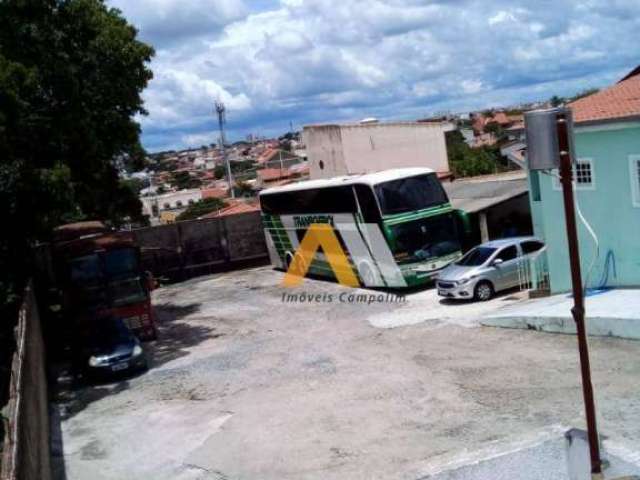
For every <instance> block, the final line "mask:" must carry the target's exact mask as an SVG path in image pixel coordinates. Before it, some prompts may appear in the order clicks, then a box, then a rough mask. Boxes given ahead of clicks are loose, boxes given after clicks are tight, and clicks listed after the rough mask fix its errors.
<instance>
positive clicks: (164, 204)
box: [140, 188, 202, 223]
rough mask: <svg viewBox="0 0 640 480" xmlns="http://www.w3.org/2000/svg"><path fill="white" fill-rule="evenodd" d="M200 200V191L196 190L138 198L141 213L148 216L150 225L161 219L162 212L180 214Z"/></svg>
mask: <svg viewBox="0 0 640 480" xmlns="http://www.w3.org/2000/svg"><path fill="white" fill-rule="evenodd" d="M200 199H202V193H201V191H200V189H197V188H193V189H189V190H178V191H175V192H168V193H163V194H160V195H151V196H147V197H140V201H141V202H142V213H143V214H145V215H149V218H150V219H151V220H152V223H153V221H157V220H158V219H162V218H163V216H162V213H163V212H167V211H171V212H177V213H180V212H181V211H183V210H185V209H186V208H187V207H188V206H189V205H191V204H192V203H195V202H197V201H199V200H200ZM165 217H166V216H165Z"/></svg>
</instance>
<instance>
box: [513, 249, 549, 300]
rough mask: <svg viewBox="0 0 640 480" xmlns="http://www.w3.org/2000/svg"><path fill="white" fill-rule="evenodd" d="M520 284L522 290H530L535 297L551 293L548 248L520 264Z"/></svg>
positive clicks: (526, 258)
mask: <svg viewBox="0 0 640 480" xmlns="http://www.w3.org/2000/svg"><path fill="white" fill-rule="evenodd" d="M518 282H519V284H520V290H529V291H530V292H531V293H532V294H534V295H537V294H544V293H546V292H548V291H549V265H548V263H547V249H546V247H545V248H543V249H542V250H540V251H539V252H536V253H535V254H533V255H531V256H528V257H525V258H524V259H523V260H521V261H520V262H518ZM534 292H535V293H534Z"/></svg>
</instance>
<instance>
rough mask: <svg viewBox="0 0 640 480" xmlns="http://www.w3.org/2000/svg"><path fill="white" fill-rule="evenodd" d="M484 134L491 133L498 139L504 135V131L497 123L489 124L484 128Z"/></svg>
mask: <svg viewBox="0 0 640 480" xmlns="http://www.w3.org/2000/svg"><path fill="white" fill-rule="evenodd" d="M484 131H485V132H486V133H493V135H494V136H495V137H496V139H500V138H501V137H502V136H503V135H504V129H503V128H502V127H501V126H500V124H499V123H498V122H489V123H487V124H486V125H485V126H484Z"/></svg>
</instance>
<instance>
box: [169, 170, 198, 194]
mask: <svg viewBox="0 0 640 480" xmlns="http://www.w3.org/2000/svg"><path fill="white" fill-rule="evenodd" d="M171 184H172V185H173V186H174V187H176V188H177V189H178V190H185V189H188V188H199V187H200V186H201V185H202V181H201V180H200V179H199V178H196V177H192V176H191V174H189V172H175V173H173V175H171Z"/></svg>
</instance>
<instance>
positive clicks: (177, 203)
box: [176, 200, 182, 208]
mask: <svg viewBox="0 0 640 480" xmlns="http://www.w3.org/2000/svg"><path fill="white" fill-rule="evenodd" d="M181 206H182V201H180V200H178V201H177V202H176V207H178V208H180V207H181Z"/></svg>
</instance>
